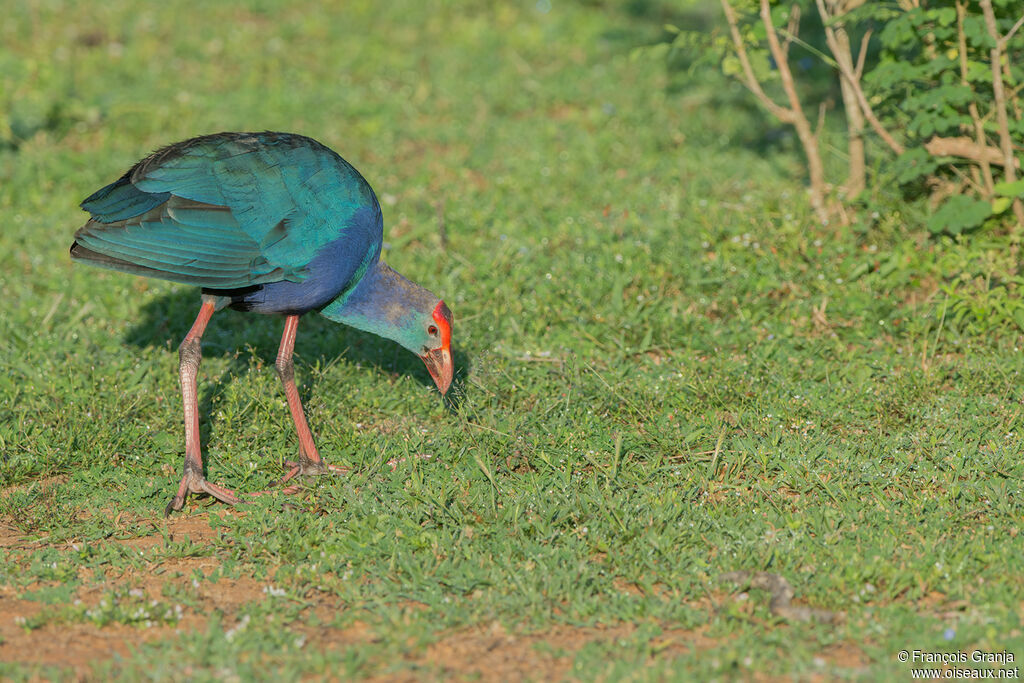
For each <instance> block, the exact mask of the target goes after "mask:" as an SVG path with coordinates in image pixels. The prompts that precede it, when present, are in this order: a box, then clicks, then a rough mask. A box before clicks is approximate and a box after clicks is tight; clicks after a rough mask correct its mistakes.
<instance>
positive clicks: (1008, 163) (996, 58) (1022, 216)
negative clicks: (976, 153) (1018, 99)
mask: <svg viewBox="0 0 1024 683" xmlns="http://www.w3.org/2000/svg"><path fill="white" fill-rule="evenodd" d="M981 11H982V14H984V16H985V28H986V29H988V34H989V35H990V36H991V37H992V40H993V41H995V44H994V45H993V47H992V49H991V51H990V52H989V54H990V60H991V61H992V94H993V96H994V97H995V110H996V125H997V126H998V128H999V147H1000V149H1001V150H1002V152H1003V161H1004V162H1005V166H1004V168H1003V173H1004V174H1005V175H1006V180H1007V182H1010V183H1012V182H1014V181H1016V180H1017V172H1016V170H1015V169H1014V157H1013V139H1012V138H1011V137H1010V120H1009V117H1008V116H1007V114H1006V90H1005V88H1004V87H1003V72H1002V70H1001V68H1000V64H1001V63H1002V60H1003V45H1004V43H1003V40H1002V39H1003V36H1000V35H999V28H998V26H996V14H995V11H994V10H993V9H992V0H981ZM1014 30H1016V29H1014ZM1013 213H1014V215H1015V216H1016V217H1017V223H1018V227H1020V228H1024V202H1021V200H1020V198H1019V197H1015V198H1014V200H1013Z"/></svg>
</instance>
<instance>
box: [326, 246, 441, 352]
mask: <svg viewBox="0 0 1024 683" xmlns="http://www.w3.org/2000/svg"><path fill="white" fill-rule="evenodd" d="M371 254H372V255H373V256H375V255H376V254H373V253H372V252H371ZM370 258H371V256H370V255H368V257H367V260H368V261H369V259H370ZM364 263H367V262H364ZM360 270H364V271H365V274H364V275H363V276H362V278H360V279H359V281H358V284H356V285H355V287H353V288H352V289H349V290H347V291H345V292H343V293H342V294H340V295H339V296H338V297H337V298H336V299H334V301H332V302H331V303H329V304H327V305H326V306H325V307H324V308H322V309H321V310H320V313H321V314H323V315H324V316H325V317H327V318H328V319H330V320H333V321H335V322H339V323H344V324H345V325H349V326H350V327H355V328H357V329H360V330H363V331H365V332H372V333H374V334H377V335H380V336H382V337H386V338H388V339H392V340H394V341H396V342H398V343H399V344H401V345H402V346H404V347H405V348H407V349H409V350H410V351H412V352H413V353H416V354H420V353H421V352H422V347H423V330H422V329H421V328H422V327H423V324H424V323H423V321H424V320H427V321H429V320H430V319H431V315H432V312H433V310H434V308H435V307H436V306H437V304H438V302H439V299H438V297H437V296H435V295H434V294H432V293H431V292H430V291H429V290H427V289H425V288H423V287H421V286H419V285H418V284H416V283H415V282H411V281H409V280H407V279H406V278H405V277H403V276H402V275H401V274H400V273H399V272H397V271H395V270H394V269H392V268H391V266H389V265H388V264H386V263H385V262H384V261H380V260H374V261H373V262H372V264H370V263H367V265H365V266H363V265H361V266H360Z"/></svg>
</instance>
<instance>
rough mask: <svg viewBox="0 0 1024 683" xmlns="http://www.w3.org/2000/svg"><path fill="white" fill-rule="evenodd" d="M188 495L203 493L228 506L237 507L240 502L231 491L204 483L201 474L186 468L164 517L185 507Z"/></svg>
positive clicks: (165, 509) (204, 479)
mask: <svg viewBox="0 0 1024 683" xmlns="http://www.w3.org/2000/svg"><path fill="white" fill-rule="evenodd" d="M190 493H205V494H207V495H210V496H213V497H214V498H216V499H217V500H219V501H222V502H224V503H227V504H228V505H238V504H239V503H241V502H242V501H241V500H239V498H238V496H236V495H235V492H234V491H232V490H231V489H229V488H225V487H223V486H220V485H218V484H211V483H210V482H208V481H206V478H205V477H203V475H202V473H201V472H197V471H195V470H194V469H191V468H186V469H185V474H184V476H182V478H181V485H180V486H178V493H177V495H175V496H174V498H172V499H171V502H170V503H168V504H167V507H166V508H164V517H170V516H171V513H172V512H174V511H175V510H180V509H181V508H182V507H183V506H184V505H185V498H186V497H188V494H190Z"/></svg>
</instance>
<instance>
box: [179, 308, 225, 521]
mask: <svg viewBox="0 0 1024 683" xmlns="http://www.w3.org/2000/svg"><path fill="white" fill-rule="evenodd" d="M214 310H215V306H214V303H213V302H212V301H203V305H202V308H200V309H199V315H198V316H196V321H195V323H194V324H193V325H192V329H191V330H189V332H188V334H187V335H185V339H184V340H183V341H182V342H181V346H180V347H179V348H178V359H179V363H178V375H179V377H180V379H181V399H182V403H183V404H184V407H185V465H184V467H183V468H182V469H183V471H182V477H181V485H180V486H178V493H177V495H175V496H174V498H173V499H171V502H170V503H168V504H167V508H166V509H165V510H164V514H165V515H170V514H171V512H172V511H173V510H180V509H181V508H182V506H183V505H184V504H185V497H186V496H187V495H188V494H189V493H207V494H209V495H211V496H213V497H214V498H216V499H218V500H222V501H224V502H225V503H230V504H231V505H237V504H238V503H239V502H241V501H239V500H238V498H237V497H236V496H235V494H234V492H233V491H231V490H230V489H227V488H224V487H223V486H217V485H216V484H211V483H210V482H208V481H206V479H205V478H204V477H203V454H202V450H201V448H200V445H199V403H198V392H197V386H196V385H197V382H196V377H197V376H198V374H199V361H200V360H202V346H201V343H200V340H201V339H202V336H203V332H204V331H205V330H206V324H207V323H208V322H210V317H211V316H212V315H213V312H214Z"/></svg>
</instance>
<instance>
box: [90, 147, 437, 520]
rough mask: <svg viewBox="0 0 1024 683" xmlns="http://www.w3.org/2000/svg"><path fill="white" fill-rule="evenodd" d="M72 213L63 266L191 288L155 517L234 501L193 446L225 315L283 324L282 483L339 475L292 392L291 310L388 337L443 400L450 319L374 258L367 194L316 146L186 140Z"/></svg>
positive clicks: (378, 235) (375, 225)
mask: <svg viewBox="0 0 1024 683" xmlns="http://www.w3.org/2000/svg"><path fill="white" fill-rule="evenodd" d="M82 208H83V209H85V210H86V211H88V212H89V214H90V215H91V218H90V219H89V222H87V223H86V224H85V225H83V226H82V227H81V228H80V229H79V230H78V232H76V233H75V242H74V244H72V245H71V258H72V259H73V260H75V261H82V262H84V263H89V264H92V265H95V266H100V267H103V268H111V269H114V270H120V271H124V272H127V273H134V274H136V275H146V276H149V277H157V278H163V279H165V280H173V281H175V282H182V283H185V284H190V285H198V286H199V287H202V305H201V307H200V309H199V315H198V316H197V317H196V321H195V323H194V324H193V325H192V329H191V330H190V331H189V333H188V334H187V335H186V336H185V339H184V340H183V341H182V342H181V346H180V347H179V349H178V355H179V374H180V378H181V395H182V400H183V403H184V406H185V465H184V471H183V473H182V478H181V485H180V486H179V487H178V492H177V494H176V495H175V496H174V498H173V499H172V500H171V502H170V503H168V505H167V509H166V510H165V513H166V514H170V513H171V511H172V510H180V509H181V508H182V506H183V505H184V502H185V497H186V496H187V495H188V494H189V493H206V494H209V495H211V496H213V497H215V498H217V499H219V500H221V501H224V502H226V503H230V504H236V503H238V502H240V501H239V498H238V496H237V495H236V494H235V493H234V492H233V491H231V490H230V489H227V488H224V487H223V486H219V485H217V484H213V483H211V482H208V481H207V480H206V478H205V477H204V476H203V460H202V452H201V449H200V444H199V407H198V404H197V400H196V376H197V374H198V371H199V361H200V358H201V352H200V340H201V338H202V336H203V331H204V330H205V329H206V324H207V323H208V322H209V320H210V317H211V316H212V315H213V313H214V312H215V311H217V310H219V309H221V308H223V307H225V306H230V307H231V308H235V309H239V310H243V311H252V312H255V313H272V314H280V315H283V316H285V325H284V334H283V335H282V337H281V346H280V348H279V350H278V353H277V362H276V367H277V372H278V374H279V375H280V378H281V382H282V383H283V384H284V391H285V395H286V396H287V398H288V407H289V409H290V410H291V414H292V419H293V420H294V421H295V429H296V430H297V431H298V436H299V457H298V460H297V462H289V463H287V465H288V467H289V468H290V469H289V471H288V473H287V474H285V476H284V477H283V479H282V480H281V481H282V482H287V481H288V480H290V479H292V478H293V477H295V476H296V475H300V474H321V473H324V472H327V471H331V470H335V471H343V468H337V467H333V466H331V465H327V464H326V463H324V461H323V460H322V459H321V457H320V455H319V453H318V452H317V449H316V445H315V444H314V443H313V435H312V433H311V432H310V430H309V426H308V425H307V423H306V417H305V414H304V413H303V410H302V403H301V402H300V401H299V393H298V390H297V389H296V387H295V376H294V370H293V364H292V349H293V348H294V345H295V333H296V330H297V328H298V324H299V316H301V315H302V314H304V313H308V312H310V311H319V312H320V313H321V314H322V315H324V316H326V317H327V318H329V319H330V320H333V321H336V322H340V323H344V324H346V325H350V326H352V327H355V328H358V329H360V330H365V331H368V332H373V333H375V334H378V335H381V336H382V337H387V338H388V339H393V340H394V341H396V342H398V343H399V344H401V345H402V346H404V347H405V348H407V349H409V350H410V351H412V352H413V353H415V354H417V355H418V356H420V357H421V358H422V359H423V361H424V362H425V363H426V366H427V370H428V371H429V372H430V375H431V377H433V379H434V382H435V383H436V384H437V388H438V389H440V390H441V393H442V394H443V393H445V392H446V391H447V390H448V386H449V385H450V384H451V381H452V355H451V333H452V314H451V311H449V310H448V307H447V306H446V305H445V304H444V302H443V301H441V300H440V299H439V298H438V297H437V296H435V295H434V294H432V293H430V292H429V291H427V290H426V289H424V288H423V287H421V286H419V285H417V284H415V283H413V282H410V281H409V280H407V279H405V278H404V277H402V276H401V275H400V274H399V273H397V272H396V271H394V270H392V269H391V268H390V267H389V266H388V265H387V264H386V263H384V261H381V260H380V251H381V245H382V242H383V219H382V216H381V210H380V204H379V203H378V202H377V197H376V195H374V193H373V189H371V188H370V185H369V184H368V183H367V182H366V180H364V179H363V177H362V176H361V175H360V174H359V172H358V171H356V169H355V168H353V167H352V166H351V165H350V164H349V163H348V162H346V161H345V160H344V159H342V158H341V157H340V156H338V155H337V154H335V153H334V152H333V151H331V150H330V149H328V148H327V147H325V146H323V145H321V144H320V143H318V142H316V141H315V140H311V139H309V138H307V137H303V136H301V135H294V134H289V133H271V132H264V133H218V134H216V135H205V136H202V137H197V138H193V139H191V140H185V141H183V142H179V143H176V144H173V145H170V146H168V147H165V148H163V149H161V150H159V151H157V152H154V153H153V154H151V155H150V156H148V157H146V158H145V159H143V160H142V161H140V162H139V163H137V164H135V166H133V167H132V168H131V169H130V170H129V171H128V172H127V173H125V174H124V175H123V176H122V177H121V178H120V179H118V180H117V181H116V182H113V183H111V184H110V185H107V186H106V187H104V188H103V189H101V190H99V191H98V192H96V193H94V194H93V195H91V196H90V197H89V198H88V199H86V200H85V201H83V202H82ZM284 490H285V491H294V490H295V487H288V488H286V489H284Z"/></svg>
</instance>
